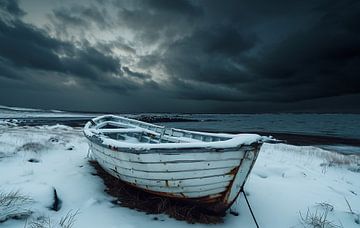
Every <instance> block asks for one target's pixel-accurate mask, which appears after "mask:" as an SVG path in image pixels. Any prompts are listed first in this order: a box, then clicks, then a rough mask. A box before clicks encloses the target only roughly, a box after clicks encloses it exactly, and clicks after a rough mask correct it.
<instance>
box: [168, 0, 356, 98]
mask: <svg viewBox="0 0 360 228" xmlns="http://www.w3.org/2000/svg"><path fill="white" fill-rule="evenodd" d="M239 4H240V5H239ZM303 4H304V5H303V6H302V8H301V9H307V10H309V11H308V14H310V15H311V17H313V18H314V21H312V23H310V24H307V25H303V26H301V29H297V30H294V31H292V30H291V29H289V31H288V33H287V35H286V38H285V39H280V40H278V41H276V42H275V44H274V43H271V45H267V44H266V43H262V42H261V40H264V39H266V37H265V38H264V37H259V36H260V35H259V34H257V35H256V36H255V35H254V34H252V33H251V32H249V31H250V29H249V28H248V27H244V22H243V21H241V20H239V18H242V17H243V15H242V14H241V13H242V12H243V11H242V10H243V9H247V8H249V4H248V3H244V4H242V3H238V5H237V6H238V7H237V8H236V7H235V5H234V6H233V7H234V9H228V11H227V13H228V15H225V14H223V15H222V17H221V20H222V21H223V23H221V24H219V23H218V22H217V21H212V20H211V19H209V20H207V21H205V22H204V24H203V25H202V26H200V27H197V28H195V29H194V30H193V32H192V33H191V35H189V36H187V37H185V38H184V39H180V40H177V41H175V42H173V43H172V44H171V45H170V46H169V48H168V49H167V51H166V53H165V55H164V56H163V58H162V61H163V63H164V66H165V68H166V69H167V73H168V74H169V75H170V76H171V78H172V79H171V80H172V82H173V83H172V84H173V85H174V88H175V90H174V91H176V92H177V93H178V94H179V95H180V96H181V97H183V98H187V99H206V98H208V99H215V100H226V99H228V100H239V101H242V100H252V101H259V100H262V101H272V102H283V101H286V102H288V101H300V100H304V99H314V98H319V97H329V96H338V95H344V94H355V93H360V82H359V81H360V79H359V73H360V67H359V66H360V49H359V45H360V30H359V29H358V28H357V26H356V24H357V22H358V21H360V14H359V12H360V6H359V4H360V3H359V2H357V1H346V2H345V3H344V2H341V3H338V2H336V1H333V2H331V4H330V5H328V4H324V5H322V4H318V5H314V4H313V3H303ZM307 4H308V5H307ZM210 5H211V4H210ZM215 5H216V6H217V7H221V6H220V5H217V4H215ZM229 5H231V4H228V5H227V6H229ZM227 6H226V7H227ZM275 6H279V7H278V8H276V7H275V8H276V11H277V12H279V13H281V12H284V7H283V6H281V5H276V3H275ZM315 6H316V7H315ZM206 7H207V8H208V10H209V12H212V11H214V9H211V6H209V5H207V6H206ZM235 8H236V9H237V10H238V11H237V14H233V13H232V12H234V10H235ZM250 8H251V7H250ZM260 8H261V7H260ZM292 10H294V9H293V8H291V7H290V9H289V11H290V12H291V11H292ZM259 11H260V12H262V11H263V10H261V9H259V8H258V11H255V13H258V12H259ZM300 11H301V10H300ZM216 12H224V11H221V10H219V11H216ZM264 14H265V15H267V16H272V17H273V18H275V17H276V15H275V16H274V15H273V14H274V13H269V12H266V11H264ZM286 15H287V14H286ZM288 16H289V17H290V18H291V15H288ZM249 18H250V19H251V17H249ZM260 18H261V17H260ZM257 20H258V21H257V22H256V23H259V24H260V23H265V21H261V19H259V18H257ZM265 20H266V19H265ZM303 20H304V21H306V20H307V19H306V18H304V19H303ZM227 22H233V23H227ZM299 24H301V23H299ZM214 25H215V26H214ZM270 33H271V31H269V32H268V33H267V34H270ZM259 46H262V48H261V49H260V50H257V48H258V47H259ZM179 82H182V83H179ZM198 82H202V84H199V83H198ZM176 85H181V86H177V88H176ZM214 85H219V86H220V87H219V89H218V90H217V91H215V90H211V91H212V92H207V93H204V92H203V91H209V89H211V88H213V86H214ZM224 85H225V88H224ZM199 86H202V87H203V88H199ZM196 87H197V88H198V89H195V88H196ZM186 88H192V89H186ZM220 88H222V89H225V90H224V91H222V90H220ZM226 89H227V90H228V91H231V92H229V93H228V92H226V91H227V90H226ZM188 90H193V92H188ZM185 91H187V92H185ZM197 91H198V92H199V94H196V93H197ZM220 91H222V92H220ZM236 91H237V92H236ZM186 94H188V96H186Z"/></svg>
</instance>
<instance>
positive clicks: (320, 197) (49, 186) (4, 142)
mask: <svg viewBox="0 0 360 228" xmlns="http://www.w3.org/2000/svg"><path fill="white" fill-rule="evenodd" d="M62 115H63V114H62ZM194 123H195V124H199V123H203V124H204V123H206V124H207V125H209V124H210V125H211V122H210V121H209V122H204V121H202V122H194ZM171 124H173V125H175V124H177V125H179V124H183V125H184V124H186V123H185V122H178V123H175V122H174V123H171ZM187 124H188V126H189V127H191V124H189V123H187ZM203 126H206V125H203ZM346 148H352V149H353V151H354V154H356V153H357V152H358V149H359V147H357V146H352V147H346V146H345V147H344V146H343V147H342V150H346ZM87 155H88V145H87V142H86V140H85V138H84V137H83V133H82V128H80V127H70V126H65V125H59V124H58V125H51V126H48V125H43V126H22V125H18V124H17V123H16V121H10V122H9V121H5V120H3V121H2V124H1V125H0V173H1V175H0V186H1V194H3V195H4V194H7V193H11V192H16V191H18V194H21V195H23V196H26V197H27V198H28V199H29V201H26V202H25V203H24V204H23V205H20V206H19V210H24V211H25V212H29V217H28V218H27V219H26V220H25V219H20V220H14V219H7V215H6V210H4V206H2V205H1V204H0V221H1V220H2V221H3V222H2V223H0V226H1V227H7V228H8V227H24V226H25V223H27V226H28V227H31V225H32V224H34V221H35V222H36V221H38V220H39V219H41V218H49V219H50V220H49V222H50V223H51V224H53V225H55V224H57V223H58V222H59V221H60V220H61V219H62V218H63V217H64V216H66V215H67V214H68V213H70V215H74V219H75V220H74V225H73V227H144V226H151V227H169V226H172V227H189V226H192V227H207V226H210V225H203V224H195V225H190V224H187V223H186V222H184V221H177V220H175V219H173V218H169V217H168V216H167V215H151V214H150V215H149V214H145V213H144V212H138V211H135V210H131V209H128V208H124V207H120V206H118V205H114V204H113V203H112V201H113V200H114V198H113V197H111V196H110V195H108V194H107V193H105V192H104V190H105V188H106V187H105V185H104V183H103V181H102V179H101V178H100V177H99V176H96V175H94V173H95V172H96V171H95V169H94V168H93V167H92V166H91V165H90V164H89V158H88V156H87ZM359 180H360V158H359V156H358V155H343V154H340V153H337V152H334V151H332V147H331V146H329V148H328V149H327V150H325V149H321V148H319V147H316V146H311V145H310V146H304V145H302V146H299V145H297V146H295V145H289V144H285V143H280V144H264V145H263V147H262V149H261V151H260V155H259V157H258V160H257V161H256V164H255V167H254V169H253V170H252V172H251V174H250V177H249V179H248V182H247V183H246V185H245V193H246V194H247V196H248V199H249V201H250V205H251V207H252V209H253V211H254V214H255V217H256V219H257V221H258V223H259V226H260V227H304V225H305V227H311V226H307V224H308V223H311V221H312V219H314V218H320V219H321V218H323V219H325V220H324V222H328V226H325V227H360V225H359V213H360V207H359V205H360V197H359V194H360V181H359ZM54 189H56V193H57V196H58V198H59V199H60V200H61V205H60V206H59V208H58V210H57V211H55V210H51V209H49V208H51V207H52V205H53V201H54ZM30 199H31V200H30ZM2 207H3V208H2ZM235 208H236V209H237V211H238V212H239V216H234V215H231V214H230V213H228V214H227V215H226V216H225V217H224V223H223V224H219V225H217V226H220V227H256V226H255V224H254V221H253V219H252V217H251V215H250V212H249V208H248V207H247V205H246V203H245V199H244V196H243V195H240V197H239V198H238V200H237V202H236V205H235ZM30 212H31V213H30ZM8 217H9V216H8ZM324 217H325V218H324ZM5 220H6V221H5ZM212 226H213V225H212Z"/></svg>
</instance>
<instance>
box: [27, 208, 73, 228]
mask: <svg viewBox="0 0 360 228" xmlns="http://www.w3.org/2000/svg"><path fill="white" fill-rule="evenodd" d="M78 214H79V211H75V212H73V211H71V210H70V211H69V212H68V213H67V214H66V215H65V216H63V217H62V218H61V219H60V221H59V222H57V223H54V222H53V221H52V220H51V219H50V218H49V217H46V216H39V217H37V218H36V219H33V220H31V221H30V223H29V224H25V228H27V227H29V228H71V227H73V225H74V223H75V221H76V220H75V218H76V216H77V215H78Z"/></svg>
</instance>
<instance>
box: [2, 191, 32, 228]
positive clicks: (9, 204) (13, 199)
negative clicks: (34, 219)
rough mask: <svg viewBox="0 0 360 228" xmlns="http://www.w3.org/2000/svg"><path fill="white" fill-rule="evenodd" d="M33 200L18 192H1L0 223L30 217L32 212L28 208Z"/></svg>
mask: <svg viewBox="0 0 360 228" xmlns="http://www.w3.org/2000/svg"><path fill="white" fill-rule="evenodd" d="M31 203H32V199H31V198H30V197H28V196H25V195H22V194H20V193H19V192H18V191H13V192H8V193H3V192H0V223H1V222H5V221H6V220H8V219H23V218H27V217H28V216H30V214H31V213H32V211H31V210H30V209H29V208H28V207H29V206H30V204H31Z"/></svg>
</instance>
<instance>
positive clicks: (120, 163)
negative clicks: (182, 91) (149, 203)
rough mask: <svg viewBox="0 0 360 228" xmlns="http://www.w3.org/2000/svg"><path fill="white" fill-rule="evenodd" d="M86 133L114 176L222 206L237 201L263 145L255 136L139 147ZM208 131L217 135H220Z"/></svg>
mask: <svg viewBox="0 0 360 228" xmlns="http://www.w3.org/2000/svg"><path fill="white" fill-rule="evenodd" d="M95 121H96V120H95ZM144 124H146V123H144ZM89 125H90V126H91V125H93V126H95V125H96V123H95V122H94V124H92V123H91V124H89ZM154 126H156V125H154ZM88 128H89V126H88ZM172 131H173V132H174V130H172ZM175 132H176V130H175ZM178 133H179V132H178ZM185 133H186V134H191V133H192V132H189V131H186V132H185ZM194 134H195V135H197V134H199V133H198V132H194ZM85 136H86V137H87V138H88V139H89V149H90V151H91V155H92V157H93V158H94V159H95V160H96V161H97V162H98V163H99V165H100V166H101V167H102V168H103V169H104V170H105V171H107V172H108V173H109V174H111V175H112V176H114V177H116V178H119V179H121V180H122V181H124V182H126V183H128V184H130V185H132V186H136V187H138V188H141V189H143V190H145V191H150V192H152V193H154V194H158V195H162V196H167V197H174V198H180V199H186V200H192V201H196V202H199V203H206V204H211V205H212V206H213V209H214V210H216V211H219V210H225V209H227V208H228V207H230V206H231V204H232V203H233V202H234V201H235V199H236V197H237V196H238V194H239V193H240V191H241V190H242V188H243V186H244V184H245V181H246V179H247V177H248V175H249V173H250V171H251V169H252V167H253V165H254V163H255V160H256V158H257V155H258V152H259V150H260V147H261V142H260V141H255V142H253V143H251V144H250V145H239V146H235V147H227V148H218V147H215V148H214V147H212V146H211V143H210V144H209V146H205V147H204V146H200V147H198V148H196V147H184V148H181V147H180V148H172V147H169V148H166V147H160V148H156V147H151V148H146V147H145V148H144V149H141V148H135V149H134V148H125V147H121V144H120V147H119V146H118V145H117V146H113V145H108V144H109V143H104V142H103V141H102V140H101V137H102V136H101V134H100V135H98V136H97V135H96V134H95V135H94V134H89V132H86V131H85ZM205 136H206V137H208V138H210V140H212V141H217V139H216V137H217V136H219V135H218V134H214V135H211V134H209V133H207V134H206V135H205ZM181 137H183V135H182V136H181ZM99 138H100V140H99ZM170 145H172V144H170ZM214 145H215V144H214Z"/></svg>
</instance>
